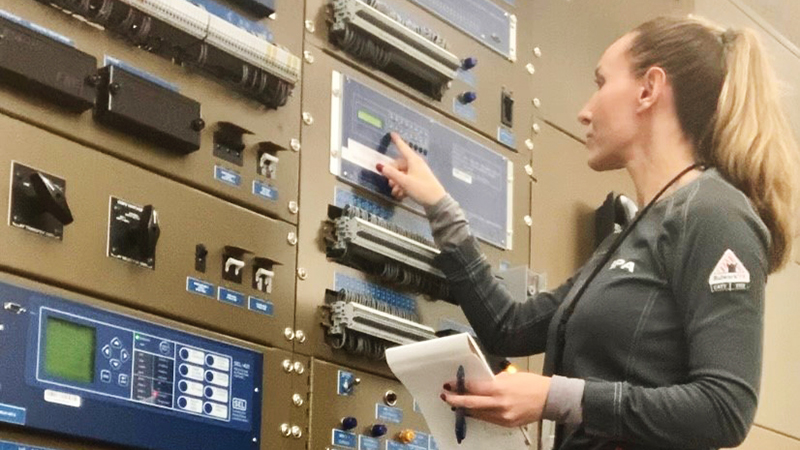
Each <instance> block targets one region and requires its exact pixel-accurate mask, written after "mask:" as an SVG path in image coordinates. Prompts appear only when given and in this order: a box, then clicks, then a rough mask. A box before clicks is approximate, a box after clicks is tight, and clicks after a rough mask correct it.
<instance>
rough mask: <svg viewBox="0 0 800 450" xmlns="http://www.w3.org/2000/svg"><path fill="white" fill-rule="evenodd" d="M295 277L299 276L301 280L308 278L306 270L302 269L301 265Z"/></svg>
mask: <svg viewBox="0 0 800 450" xmlns="http://www.w3.org/2000/svg"><path fill="white" fill-rule="evenodd" d="M297 278H300V279H301V280H305V279H306V278H308V272H306V269H303V268H302V267H301V268H299V269H297Z"/></svg>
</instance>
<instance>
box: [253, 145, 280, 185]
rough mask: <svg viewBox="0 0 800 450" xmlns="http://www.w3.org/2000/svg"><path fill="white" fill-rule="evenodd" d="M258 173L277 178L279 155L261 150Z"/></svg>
mask: <svg viewBox="0 0 800 450" xmlns="http://www.w3.org/2000/svg"><path fill="white" fill-rule="evenodd" d="M258 173H259V174H260V175H262V176H265V177H267V178H270V179H272V178H275V177H276V176H277V175H278V157H277V156H275V155H273V154H271V153H269V152H267V151H261V154H260V155H259V157H258Z"/></svg>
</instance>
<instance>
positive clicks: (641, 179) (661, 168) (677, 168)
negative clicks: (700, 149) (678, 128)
mask: <svg viewBox="0 0 800 450" xmlns="http://www.w3.org/2000/svg"><path fill="white" fill-rule="evenodd" d="M676 135H677V136H680V138H676V137H675V136H676ZM633 154H634V155H636V157H634V158H632V159H631V160H629V161H628V163H627V164H626V166H625V168H626V169H627V170H628V174H629V175H630V177H631V179H632V180H633V184H634V186H635V187H636V200H637V203H638V204H639V206H640V207H642V206H644V205H646V204H648V203H650V201H651V200H653V198H654V197H655V196H656V194H657V193H658V192H659V191H660V190H661V189H662V188H663V187H664V186H666V185H667V183H669V182H670V181H671V180H672V179H673V178H675V176H676V175H678V174H679V173H680V172H681V171H682V170H684V169H686V168H687V167H689V166H691V165H692V164H695V158H694V147H693V145H692V144H691V143H690V142H689V141H687V140H686V139H685V138H683V136H682V133H676V134H672V138H669V137H668V136H662V137H660V138H654V139H652V140H649V142H648V143H647V145H642V146H640V148H639V149H638V151H634V152H633ZM699 175H700V170H699V169H696V170H692V171H690V172H689V173H686V174H685V175H683V176H682V177H681V178H680V179H679V180H677V181H676V182H675V183H674V184H673V185H672V186H670V188H669V189H668V190H667V191H666V192H665V193H664V195H669V194H670V193H672V192H674V191H675V190H676V189H678V188H679V187H681V186H683V185H685V184H687V183H689V182H691V181H692V180H694V179H695V178H697V177H698V176H699Z"/></svg>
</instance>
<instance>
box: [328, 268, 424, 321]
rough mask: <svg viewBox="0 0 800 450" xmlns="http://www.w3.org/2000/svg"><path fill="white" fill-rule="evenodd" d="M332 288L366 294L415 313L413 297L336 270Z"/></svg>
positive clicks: (415, 304)
mask: <svg viewBox="0 0 800 450" xmlns="http://www.w3.org/2000/svg"><path fill="white" fill-rule="evenodd" d="M333 289H334V290H335V291H340V290H342V289H344V290H346V291H348V292H354V293H357V294H367V295H369V296H371V297H372V298H374V299H376V300H378V301H381V302H385V303H388V304H390V305H392V306H394V307H396V308H399V309H403V310H406V311H409V312H411V313H413V314H416V313H417V301H416V300H415V299H414V298H413V297H410V296H408V295H405V294H400V293H399V292H395V291H393V290H391V289H388V288H385V287H383V286H380V285H377V284H374V283H370V282H368V281H364V280H361V279H358V278H355V277H351V276H349V275H346V274H343V273H340V272H336V273H335V274H334V276H333Z"/></svg>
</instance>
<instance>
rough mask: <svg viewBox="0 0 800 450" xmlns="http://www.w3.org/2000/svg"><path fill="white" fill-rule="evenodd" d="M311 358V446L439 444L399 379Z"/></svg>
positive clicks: (421, 446) (412, 446) (413, 446)
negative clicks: (313, 390)
mask: <svg viewBox="0 0 800 450" xmlns="http://www.w3.org/2000/svg"><path fill="white" fill-rule="evenodd" d="M312 364H313V366H312V367H313V370H312V371H313V373H312V375H311V381H312V383H313V384H314V389H315V397H314V399H313V401H312V403H313V404H312V406H311V420H312V422H313V423H314V429H313V430H312V435H311V446H312V448H326V447H332V448H337V449H338V448H341V449H345V448H347V449H364V450H366V449H398V450H399V449H414V450H417V449H420V450H422V449H425V450H429V449H437V448H438V447H437V446H436V442H435V441H434V439H433V437H432V436H431V435H430V434H429V433H428V427H427V425H426V424H425V419H424V418H423V416H422V412H421V411H420V410H419V408H418V407H417V404H416V402H415V401H414V399H413V398H412V397H411V395H410V394H409V393H408V391H406V390H405V388H404V387H403V385H402V384H401V383H400V382H398V381H396V380H392V379H388V378H384V377H379V376H375V375H371V374H368V373H366V372H363V371H357V370H353V369H350V368H347V367H342V366H336V365H333V364H329V363H326V362H323V361H320V360H317V359H315V360H313V362H312ZM320 398H324V399H325V400H320Z"/></svg>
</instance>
